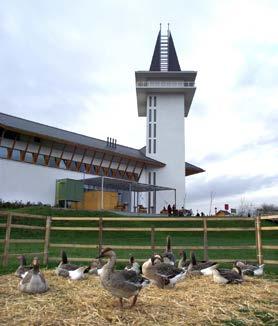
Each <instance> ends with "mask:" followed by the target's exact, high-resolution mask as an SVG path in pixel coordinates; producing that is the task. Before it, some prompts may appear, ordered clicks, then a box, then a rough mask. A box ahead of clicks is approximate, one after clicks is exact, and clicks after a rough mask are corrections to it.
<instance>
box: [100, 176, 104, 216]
mask: <svg viewBox="0 0 278 326" xmlns="http://www.w3.org/2000/svg"><path fill="white" fill-rule="evenodd" d="M103 185H104V177H101V205H100V207H101V210H103Z"/></svg>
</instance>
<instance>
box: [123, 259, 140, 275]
mask: <svg viewBox="0 0 278 326" xmlns="http://www.w3.org/2000/svg"><path fill="white" fill-rule="evenodd" d="M125 270H126V271H134V272H136V274H137V275H139V274H140V273H141V268H140V265H139V264H138V263H137V262H136V261H135V259H134V256H130V258H129V264H128V265H127V266H126V267H125Z"/></svg>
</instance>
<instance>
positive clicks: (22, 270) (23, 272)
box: [14, 255, 33, 278]
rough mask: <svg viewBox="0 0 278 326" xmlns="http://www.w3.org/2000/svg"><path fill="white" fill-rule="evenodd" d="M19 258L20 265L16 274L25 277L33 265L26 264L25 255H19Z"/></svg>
mask: <svg viewBox="0 0 278 326" xmlns="http://www.w3.org/2000/svg"><path fill="white" fill-rule="evenodd" d="M17 259H18V260H19V266H18V268H17V270H16V271H15V273H14V274H15V275H16V276H17V277H20V278H23V277H24V276H25V275H26V274H27V273H28V271H29V270H30V269H32V268H33V266H30V265H29V266H27V265H26V258H25V256H24V255H20V256H18V257H17Z"/></svg>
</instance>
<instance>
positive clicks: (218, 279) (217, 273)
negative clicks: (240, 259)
mask: <svg viewBox="0 0 278 326" xmlns="http://www.w3.org/2000/svg"><path fill="white" fill-rule="evenodd" d="M212 276H213V281H214V282H215V283H218V284H228V283H231V284H239V283H242V282H243V276H242V271H241V269H240V267H238V266H234V267H233V268H232V270H221V269H217V268H216V269H214V270H213V271H212Z"/></svg>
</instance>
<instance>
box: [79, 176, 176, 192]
mask: <svg viewBox="0 0 278 326" xmlns="http://www.w3.org/2000/svg"><path fill="white" fill-rule="evenodd" d="M82 181H83V183H84V185H88V186H93V187H96V188H97V189H102V182H103V188H104V189H109V190H115V191H119V190H122V191H133V192H149V191H165V190H175V188H170V187H163V186H154V185H149V184H145V183H139V182H136V181H129V180H121V179H116V178H110V177H96V178H88V179H82Z"/></svg>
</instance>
